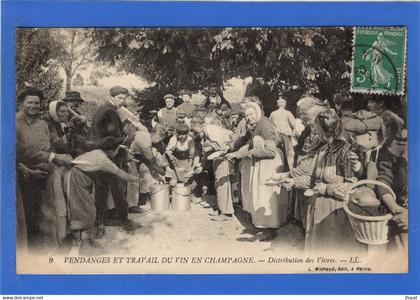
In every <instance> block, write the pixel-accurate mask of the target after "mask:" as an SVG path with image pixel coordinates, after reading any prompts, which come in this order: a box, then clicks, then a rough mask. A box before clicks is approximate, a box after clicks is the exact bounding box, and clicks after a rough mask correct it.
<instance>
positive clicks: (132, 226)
mask: <svg viewBox="0 0 420 300" xmlns="http://www.w3.org/2000/svg"><path fill="white" fill-rule="evenodd" d="M121 227H122V229H124V230H125V231H127V232H133V231H135V230H136V229H137V228H140V227H142V226H141V225H139V224H136V223H134V222H133V221H131V220H129V219H126V220H125V221H123V223H122V224H121Z"/></svg>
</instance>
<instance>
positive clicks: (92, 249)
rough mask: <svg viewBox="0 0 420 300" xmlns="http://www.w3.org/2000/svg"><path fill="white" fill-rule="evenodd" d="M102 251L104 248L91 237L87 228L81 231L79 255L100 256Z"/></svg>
mask: <svg viewBox="0 0 420 300" xmlns="http://www.w3.org/2000/svg"><path fill="white" fill-rule="evenodd" d="M104 252H105V251H104V249H103V248H102V247H101V246H100V245H99V244H98V243H96V242H94V240H93V239H91V234H90V232H89V231H88V230H85V231H82V234H81V244H80V248H79V255H80V256H100V255H103V254H104Z"/></svg>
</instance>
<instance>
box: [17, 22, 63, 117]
mask: <svg viewBox="0 0 420 300" xmlns="http://www.w3.org/2000/svg"><path fill="white" fill-rule="evenodd" d="M58 49H59V44H58V43H57V42H56V41H55V39H54V38H53V37H52V35H51V32H50V31H48V30H45V29H34V28H24V29H23V28H22V29H17V30H16V64H15V66H16V69H15V70H16V92H17V93H18V92H19V91H21V90H23V89H24V88H26V87H28V86H35V87H37V88H39V89H40V90H41V91H42V92H43V93H44V95H45V101H44V103H42V104H41V105H42V106H43V107H42V109H43V110H46V107H47V106H48V103H49V102H51V101H53V100H58V99H59V97H60V92H61V89H62V85H63V81H62V80H61V79H60V76H59V73H58V69H57V66H56V65H55V64H54V60H55V59H56V58H57V54H58Z"/></svg>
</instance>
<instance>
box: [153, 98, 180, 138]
mask: <svg viewBox="0 0 420 300" xmlns="http://www.w3.org/2000/svg"><path fill="white" fill-rule="evenodd" d="M163 100H165V107H164V108H162V109H160V110H159V111H158V113H157V117H158V123H160V124H161V125H162V126H163V127H164V128H165V130H167V131H173V130H174V128H175V126H176V112H177V110H178V109H177V108H176V107H174V105H175V96H174V95H172V94H167V95H165V96H164V97H163Z"/></svg>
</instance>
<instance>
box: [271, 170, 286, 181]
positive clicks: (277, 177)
mask: <svg viewBox="0 0 420 300" xmlns="http://www.w3.org/2000/svg"><path fill="white" fill-rule="evenodd" d="M288 177H289V172H283V173H277V174H274V175H273V176H271V179H273V180H274V181H284V180H285V179H286V178H288Z"/></svg>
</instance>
